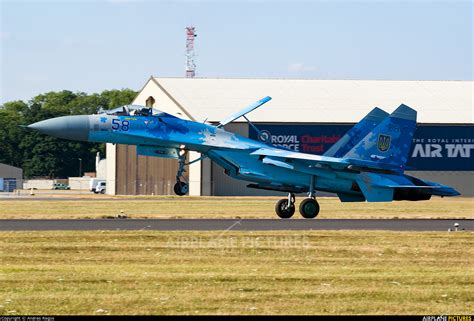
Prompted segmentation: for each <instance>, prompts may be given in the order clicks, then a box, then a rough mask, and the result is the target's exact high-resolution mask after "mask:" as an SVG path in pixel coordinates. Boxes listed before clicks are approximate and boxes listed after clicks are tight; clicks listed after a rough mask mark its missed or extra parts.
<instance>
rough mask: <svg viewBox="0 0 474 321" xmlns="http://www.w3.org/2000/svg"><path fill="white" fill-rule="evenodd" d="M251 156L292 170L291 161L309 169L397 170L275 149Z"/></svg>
mask: <svg viewBox="0 0 474 321" xmlns="http://www.w3.org/2000/svg"><path fill="white" fill-rule="evenodd" d="M250 154H251V155H259V156H266V157H265V158H264V159H263V162H264V163H268V164H272V165H275V166H279V167H286V168H291V169H294V166H293V165H292V164H291V162H292V161H296V160H297V161H300V162H303V163H304V164H306V165H307V166H309V167H311V168H318V167H319V168H327V167H330V168H332V169H339V170H341V169H346V168H348V167H349V166H351V167H352V168H351V167H349V169H358V170H361V169H362V170H364V169H377V170H388V171H392V170H397V169H398V167H397V166H394V165H391V164H384V163H378V162H375V161H369V160H360V159H353V158H337V157H329V156H324V155H314V154H306V153H299V152H293V151H289V150H282V149H276V148H260V149H257V150H256V151H254V152H252V153H250Z"/></svg>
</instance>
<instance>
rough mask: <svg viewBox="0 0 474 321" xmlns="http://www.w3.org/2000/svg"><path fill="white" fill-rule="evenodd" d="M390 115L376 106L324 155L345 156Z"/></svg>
mask: <svg viewBox="0 0 474 321" xmlns="http://www.w3.org/2000/svg"><path fill="white" fill-rule="evenodd" d="M388 116H389V113H387V112H385V111H383V110H382V109H380V108H378V107H375V108H374V109H372V111H371V112H370V113H368V114H367V116H365V117H364V118H363V119H362V120H361V121H360V122H358V123H357V124H355V125H354V126H353V127H352V128H351V129H350V130H349V131H348V132H347V133H345V134H344V136H342V137H341V139H339V140H338V141H337V142H336V143H335V144H334V145H332V146H331V148H329V149H328V150H327V151H326V152H325V153H324V156H330V157H343V156H344V155H345V154H346V153H347V152H349V151H350V150H351V149H352V148H353V147H354V146H355V145H356V144H357V143H358V142H360V141H361V140H362V139H363V138H364V137H365V136H366V135H367V134H368V133H370V131H372V130H373V129H374V128H375V127H377V125H378V124H380V123H381V122H382V121H383V120H384V119H385V118H387V117H388Z"/></svg>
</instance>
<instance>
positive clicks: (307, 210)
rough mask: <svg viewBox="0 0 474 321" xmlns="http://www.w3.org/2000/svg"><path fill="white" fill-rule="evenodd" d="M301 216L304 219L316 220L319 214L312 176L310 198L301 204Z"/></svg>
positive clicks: (312, 177)
mask: <svg viewBox="0 0 474 321" xmlns="http://www.w3.org/2000/svg"><path fill="white" fill-rule="evenodd" d="M300 214H301V216H303V217H304V218H315V217H316V216H318V214H319V204H318V202H317V201H316V193H315V192H314V176H311V181H310V184H309V192H308V198H305V199H304V200H303V201H302V202H301V204H300Z"/></svg>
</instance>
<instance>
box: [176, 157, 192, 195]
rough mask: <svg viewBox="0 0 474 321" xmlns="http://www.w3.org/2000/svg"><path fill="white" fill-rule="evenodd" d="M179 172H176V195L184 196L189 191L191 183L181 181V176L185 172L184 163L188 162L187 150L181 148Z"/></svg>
mask: <svg viewBox="0 0 474 321" xmlns="http://www.w3.org/2000/svg"><path fill="white" fill-rule="evenodd" d="M178 155H179V157H178V172H177V173H176V184H174V188H173V189H174V192H175V194H176V195H179V196H183V195H186V193H187V192H188V191H189V185H188V183H186V182H183V181H181V176H183V173H184V165H185V162H186V152H185V151H184V150H183V149H181V150H180V151H179V152H178Z"/></svg>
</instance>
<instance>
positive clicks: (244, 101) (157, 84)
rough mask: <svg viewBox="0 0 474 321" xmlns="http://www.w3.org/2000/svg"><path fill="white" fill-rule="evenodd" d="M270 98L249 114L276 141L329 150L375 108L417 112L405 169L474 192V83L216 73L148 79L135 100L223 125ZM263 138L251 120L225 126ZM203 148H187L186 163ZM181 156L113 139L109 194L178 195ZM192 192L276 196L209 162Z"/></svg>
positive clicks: (196, 171)
mask: <svg viewBox="0 0 474 321" xmlns="http://www.w3.org/2000/svg"><path fill="white" fill-rule="evenodd" d="M267 95H268V96H271V97H272V98H273V100H271V101H270V102H268V103H267V104H265V105H264V106H262V107H261V108H259V109H257V110H255V111H254V112H252V113H250V114H249V115H248V117H249V119H250V120H251V121H252V122H253V123H254V124H255V125H256V126H257V127H258V128H259V130H260V131H261V133H264V134H265V135H267V136H269V137H271V140H272V142H273V143H274V144H283V145H286V146H287V147H290V148H292V149H294V150H299V151H301V152H308V153H315V154H322V153H324V151H326V150H327V149H328V148H329V147H330V146H331V145H332V144H333V143H334V142H335V141H337V139H338V138H339V137H341V136H342V135H343V134H344V133H345V132H346V131H347V130H348V129H349V128H350V127H351V126H352V125H353V124H355V123H357V122H358V121H359V120H361V119H362V118H363V117H364V116H365V115H366V114H367V113H368V112H369V111H370V110H371V109H372V108H373V107H376V106H377V107H380V108H382V109H384V110H386V111H387V112H389V113H390V112H392V111H393V110H395V109H396V108H397V107H398V106H399V105H400V104H402V103H404V104H406V105H408V106H410V107H412V108H414V109H416V110H417V111H418V129H417V131H416V133H415V137H414V142H413V146H412V150H411V152H410V155H411V158H410V160H409V162H408V167H409V168H411V170H410V171H408V172H407V173H408V174H410V175H414V176H417V177H420V178H423V179H428V180H432V181H435V182H440V183H443V184H446V185H450V186H453V187H455V188H456V189H457V190H458V191H460V192H461V193H462V194H463V195H464V196H474V158H473V154H474V122H473V119H474V114H473V110H474V108H473V99H474V98H473V97H474V82H473V81H392V80H303V79H216V78H192V79H191V78H158V77H151V78H150V79H149V80H148V81H147V83H146V84H145V86H144V87H143V88H142V90H141V91H140V92H139V94H138V96H137V97H136V98H135V100H134V101H133V104H138V105H147V106H153V107H154V108H157V109H159V110H162V111H164V112H167V113H170V114H172V115H175V116H178V117H181V118H185V119H190V120H194V121H199V122H203V121H208V122H211V123H213V122H214V123H218V122H219V121H220V120H221V119H223V118H225V117H226V116H228V115H230V114H232V113H234V112H235V111H237V110H239V109H241V108H243V107H245V106H247V105H249V104H250V103H253V102H255V101H257V100H258V99H260V98H262V97H264V96H267ZM226 129H227V130H230V131H233V132H236V133H238V134H241V135H243V136H246V137H250V138H254V139H257V140H258V139H259V137H258V136H259V135H258V134H257V133H256V132H255V131H254V130H253V129H252V127H251V126H249V125H248V123H247V122H246V121H245V120H244V119H239V120H237V121H236V122H234V123H231V124H229V125H227V126H226ZM198 157H199V154H196V153H193V152H191V153H189V157H188V158H189V159H191V160H192V159H196V158H198ZM176 170H177V161H176V160H175V159H161V158H156V157H146V156H137V155H136V149H135V147H134V146H125V145H112V144H107V192H108V193H109V194H119V195H120V194H122V195H126V194H129V195H130V194H131V195H163V194H164V195H166V194H173V185H174V183H175V175H176ZM186 175H188V179H189V183H190V195H271V194H275V193H276V192H270V191H262V190H254V189H249V188H246V185H247V184H248V182H243V181H239V180H235V179H231V178H229V177H227V176H226V175H225V174H224V173H223V170H222V168H220V167H219V166H217V165H216V164H213V162H212V161H210V160H204V161H201V162H197V163H195V164H193V165H191V166H190V167H189V170H188V172H187V173H186Z"/></svg>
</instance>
